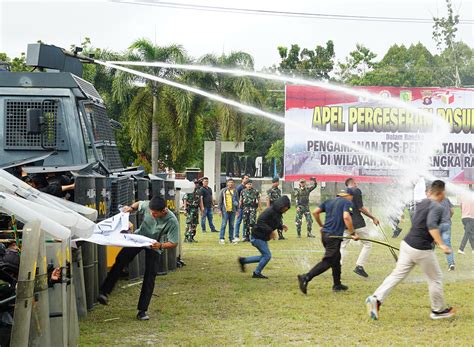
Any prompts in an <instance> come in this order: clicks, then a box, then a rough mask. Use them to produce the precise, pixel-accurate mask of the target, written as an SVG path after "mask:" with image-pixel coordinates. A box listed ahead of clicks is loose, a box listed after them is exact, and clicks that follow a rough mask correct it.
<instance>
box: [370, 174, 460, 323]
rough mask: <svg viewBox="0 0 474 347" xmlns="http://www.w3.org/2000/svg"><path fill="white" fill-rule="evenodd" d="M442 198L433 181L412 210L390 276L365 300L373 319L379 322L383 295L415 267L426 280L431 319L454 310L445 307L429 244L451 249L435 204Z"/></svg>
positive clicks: (442, 189) (439, 187)
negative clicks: (442, 235) (444, 236)
mask: <svg viewBox="0 0 474 347" xmlns="http://www.w3.org/2000/svg"><path fill="white" fill-rule="evenodd" d="M444 198H445V185H444V182H443V181H440V180H436V181H434V182H433V183H432V184H431V186H430V188H429V191H428V198H427V199H423V200H422V201H421V202H420V203H419V204H418V205H417V207H416V211H415V214H414V215H413V224H412V227H411V229H410V232H409V233H408V235H407V236H406V237H405V239H404V240H403V241H402V242H401V244H400V255H399V257H398V261H397V265H396V267H395V269H394V270H393V271H392V273H391V274H390V275H389V276H388V277H387V278H386V279H385V281H383V283H382V285H381V286H380V287H378V288H377V290H376V291H375V293H374V294H373V295H371V296H369V297H368V298H367V300H366V305H367V311H368V313H369V316H370V318H372V319H373V320H377V319H379V309H380V305H382V303H383V302H384V301H385V299H386V298H387V296H388V295H389V294H390V292H391V291H392V289H394V288H395V287H396V286H397V285H398V284H399V283H400V282H401V281H403V279H404V278H405V277H407V276H408V274H409V273H410V272H411V270H412V269H413V268H414V267H415V265H419V266H420V268H421V270H422V271H423V273H424V274H425V277H426V279H427V280H428V290H429V293H430V299H431V315H430V317H431V318H432V319H442V318H449V317H452V316H453V315H454V313H455V310H454V309H453V308H452V307H448V308H447V307H446V304H445V302H444V293H443V282H442V276H443V274H442V272H441V268H440V266H439V263H438V259H437V258H436V254H435V252H434V247H433V242H434V243H436V244H437V245H438V246H439V248H441V250H442V251H443V252H444V253H445V254H450V253H451V249H450V248H449V247H448V246H447V245H446V244H445V243H444V242H443V239H442V238H441V234H440V231H439V229H440V224H441V221H442V217H443V208H442V207H441V205H440V204H439V203H440V202H441V201H443V199H444Z"/></svg>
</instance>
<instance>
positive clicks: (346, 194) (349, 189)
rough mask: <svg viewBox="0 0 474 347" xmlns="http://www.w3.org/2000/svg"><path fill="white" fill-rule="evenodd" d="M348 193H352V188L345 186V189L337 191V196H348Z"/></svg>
mask: <svg viewBox="0 0 474 347" xmlns="http://www.w3.org/2000/svg"><path fill="white" fill-rule="evenodd" d="M349 195H354V189H352V188H347V189H342V190H340V191H339V193H337V196H349Z"/></svg>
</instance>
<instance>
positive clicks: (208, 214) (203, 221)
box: [201, 207, 216, 232]
mask: <svg viewBox="0 0 474 347" xmlns="http://www.w3.org/2000/svg"><path fill="white" fill-rule="evenodd" d="M206 217H207V219H208V221H209V227H210V228H211V231H214V230H216V227H215V226H214V223H212V207H204V214H203V215H202V218H201V229H202V232H206Z"/></svg>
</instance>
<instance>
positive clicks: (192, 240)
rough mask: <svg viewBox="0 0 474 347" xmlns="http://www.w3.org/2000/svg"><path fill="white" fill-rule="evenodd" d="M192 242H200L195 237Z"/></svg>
mask: <svg viewBox="0 0 474 347" xmlns="http://www.w3.org/2000/svg"><path fill="white" fill-rule="evenodd" d="M190 242H198V240H195V239H191V241H190Z"/></svg>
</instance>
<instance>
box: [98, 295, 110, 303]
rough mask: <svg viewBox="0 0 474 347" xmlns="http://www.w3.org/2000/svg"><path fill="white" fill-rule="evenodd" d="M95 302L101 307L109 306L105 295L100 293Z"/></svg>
mask: <svg viewBox="0 0 474 347" xmlns="http://www.w3.org/2000/svg"><path fill="white" fill-rule="evenodd" d="M97 301H98V302H99V304H102V305H108V304H109V298H108V297H107V295H106V294H102V293H100V294H99V296H98V297H97Z"/></svg>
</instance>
